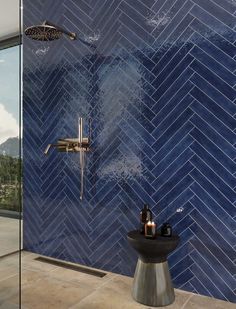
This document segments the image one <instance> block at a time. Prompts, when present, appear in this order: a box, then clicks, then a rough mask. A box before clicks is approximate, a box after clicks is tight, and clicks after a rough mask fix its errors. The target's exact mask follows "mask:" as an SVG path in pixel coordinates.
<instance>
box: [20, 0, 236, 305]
mask: <svg viewBox="0 0 236 309" xmlns="http://www.w3.org/2000/svg"><path fill="white" fill-rule="evenodd" d="M235 12H236V2H235V1H231V0H146V1H141V0H135V1H134V0H109V1H108V0H107V1H104V0H96V1H95V0H89V1H84V0H67V1H62V0H61V1H52V0H51V1H45V0H35V1H29V0H25V1H24V24H25V26H29V25H32V24H38V23H40V22H41V21H43V20H44V19H48V20H50V21H52V22H54V23H56V24H59V25H61V26H63V27H65V28H67V29H68V30H71V31H75V32H77V33H78V34H79V36H80V37H81V38H82V39H83V40H87V42H92V43H93V44H94V45H95V46H96V47H95V48H93V47H90V46H88V45H87V44H83V43H82V42H80V41H79V40H77V41H70V40H69V39H67V38H63V39H61V40H59V41H54V42H51V43H40V42H33V41H30V40H29V39H28V38H24V247H25V248H26V249H29V250H32V251H34V252H37V253H40V254H44V255H49V256H53V257H56V258H61V259H65V260H69V261H73V262H79V263H83V264H86V265H90V266H95V267H98V268H102V269H106V270H109V271H114V272H118V273H122V274H129V275H132V274H133V271H134V266H135V262H136V258H135V253H134V252H133V251H132V250H131V249H130V248H129V246H128V244H127V241H126V233H127V232H128V231H129V230H131V229H134V228H136V227H137V225H138V215H139V210H140V208H141V207H142V204H143V203H144V202H147V203H149V204H150V206H151V207H152V210H153V212H154V214H155V219H156V221H157V222H158V224H159V225H160V224H161V223H163V222H164V221H167V220H168V221H169V222H170V223H171V224H172V225H173V227H174V230H175V231H176V232H177V233H179V234H180V236H181V245H180V246H179V248H178V249H177V250H176V251H175V252H174V253H173V254H172V255H171V256H170V259H169V261H170V266H171V272H172V277H173V280H174V284H175V286H176V287H179V288H182V289H185V290H190V291H194V292H197V293H200V294H204V295H209V296H214V297H217V298H221V299H224V300H229V301H233V302H236V294H235V293H236V280H235V278H236V277H235V276H236V267H235V259H236V254H235V248H236V221H235V218H236V208H235V202H236V191H235V188H236V178H235V173H236V164H235V160H236V148H235V143H236V134H235V133H236V105H235V99H236V88H235V86H236V75H235V70H236V60H235V56H236V43H235V42H236V32H235V26H236V17H235ZM79 115H80V116H83V117H85V118H86V117H87V118H88V117H91V118H92V126H93V134H92V139H93V143H92V148H93V151H92V152H91V153H90V154H89V155H88V158H87V170H86V194H85V199H84V201H83V202H82V203H81V202H80V200H79V187H80V183H79V182H80V180H79V164H78V162H79V158H78V155H77V154H68V155H66V154H59V153H56V151H53V152H51V154H50V155H49V156H48V157H45V156H44V155H43V150H44V148H45V147H46V145H47V144H48V143H50V142H55V141H56V140H57V138H60V137H72V136H76V134H77V117H78V116H79Z"/></svg>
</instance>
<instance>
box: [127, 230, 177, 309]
mask: <svg viewBox="0 0 236 309" xmlns="http://www.w3.org/2000/svg"><path fill="white" fill-rule="evenodd" d="M127 238H128V241H129V243H130V245H131V246H132V247H133V248H134V249H135V250H136V251H137V253H138V255H139V259H138V262H137V266H136V270H135V275H134V281H133V288H132V296H133V298H134V299H135V300H136V301H137V302H139V303H141V304H144V305H147V306H152V307H159V306H167V305H169V304H171V303H173V301H174V300H175V294H174V289H173V286H172V281H171V277H170V272H169V267H168V262H167V255H168V254H169V253H171V252H172V251H173V250H174V249H175V248H176V247H177V246H178V243H179V236H178V235H172V236H171V237H163V236H160V235H158V236H157V237H156V238H155V239H147V238H145V236H144V235H142V234H140V232H139V231H131V232H129V233H128V235H127Z"/></svg>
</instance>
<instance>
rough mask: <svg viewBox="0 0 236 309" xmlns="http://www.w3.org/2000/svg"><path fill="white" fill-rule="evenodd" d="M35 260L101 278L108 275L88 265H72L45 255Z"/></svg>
mask: <svg viewBox="0 0 236 309" xmlns="http://www.w3.org/2000/svg"><path fill="white" fill-rule="evenodd" d="M35 260H36V261H39V262H43V263H47V264H52V265H55V266H59V267H63V268H66V269H71V270H75V271H78V272H81V273H84V274H87V275H91V276H95V277H99V278H103V277H104V276H106V273H104V272H102V271H99V270H95V269H90V268H86V267H83V266H79V265H72V264H68V263H66V262H62V261H57V260H52V259H48V258H45V257H37V258H36V259H35Z"/></svg>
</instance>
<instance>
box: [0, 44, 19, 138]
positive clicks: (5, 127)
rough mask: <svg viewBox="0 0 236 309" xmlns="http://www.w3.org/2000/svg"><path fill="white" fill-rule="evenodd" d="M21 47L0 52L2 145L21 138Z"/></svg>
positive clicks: (0, 133)
mask: <svg viewBox="0 0 236 309" xmlns="http://www.w3.org/2000/svg"><path fill="white" fill-rule="evenodd" d="M18 132H19V46H16V47H11V48H7V49H3V50H0V144H2V143H3V142H4V141H6V140H7V139H8V138H9V137H16V136H19V133H18Z"/></svg>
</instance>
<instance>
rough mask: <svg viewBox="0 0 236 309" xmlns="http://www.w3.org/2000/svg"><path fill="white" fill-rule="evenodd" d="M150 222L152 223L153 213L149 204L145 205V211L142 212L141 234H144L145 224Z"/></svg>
mask: <svg viewBox="0 0 236 309" xmlns="http://www.w3.org/2000/svg"><path fill="white" fill-rule="evenodd" d="M148 221H152V212H151V210H150V209H149V206H148V205H147V204H145V205H144V207H143V209H142V210H141V212H140V232H141V233H142V234H144V231H145V224H146V223H147V222H148Z"/></svg>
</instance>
